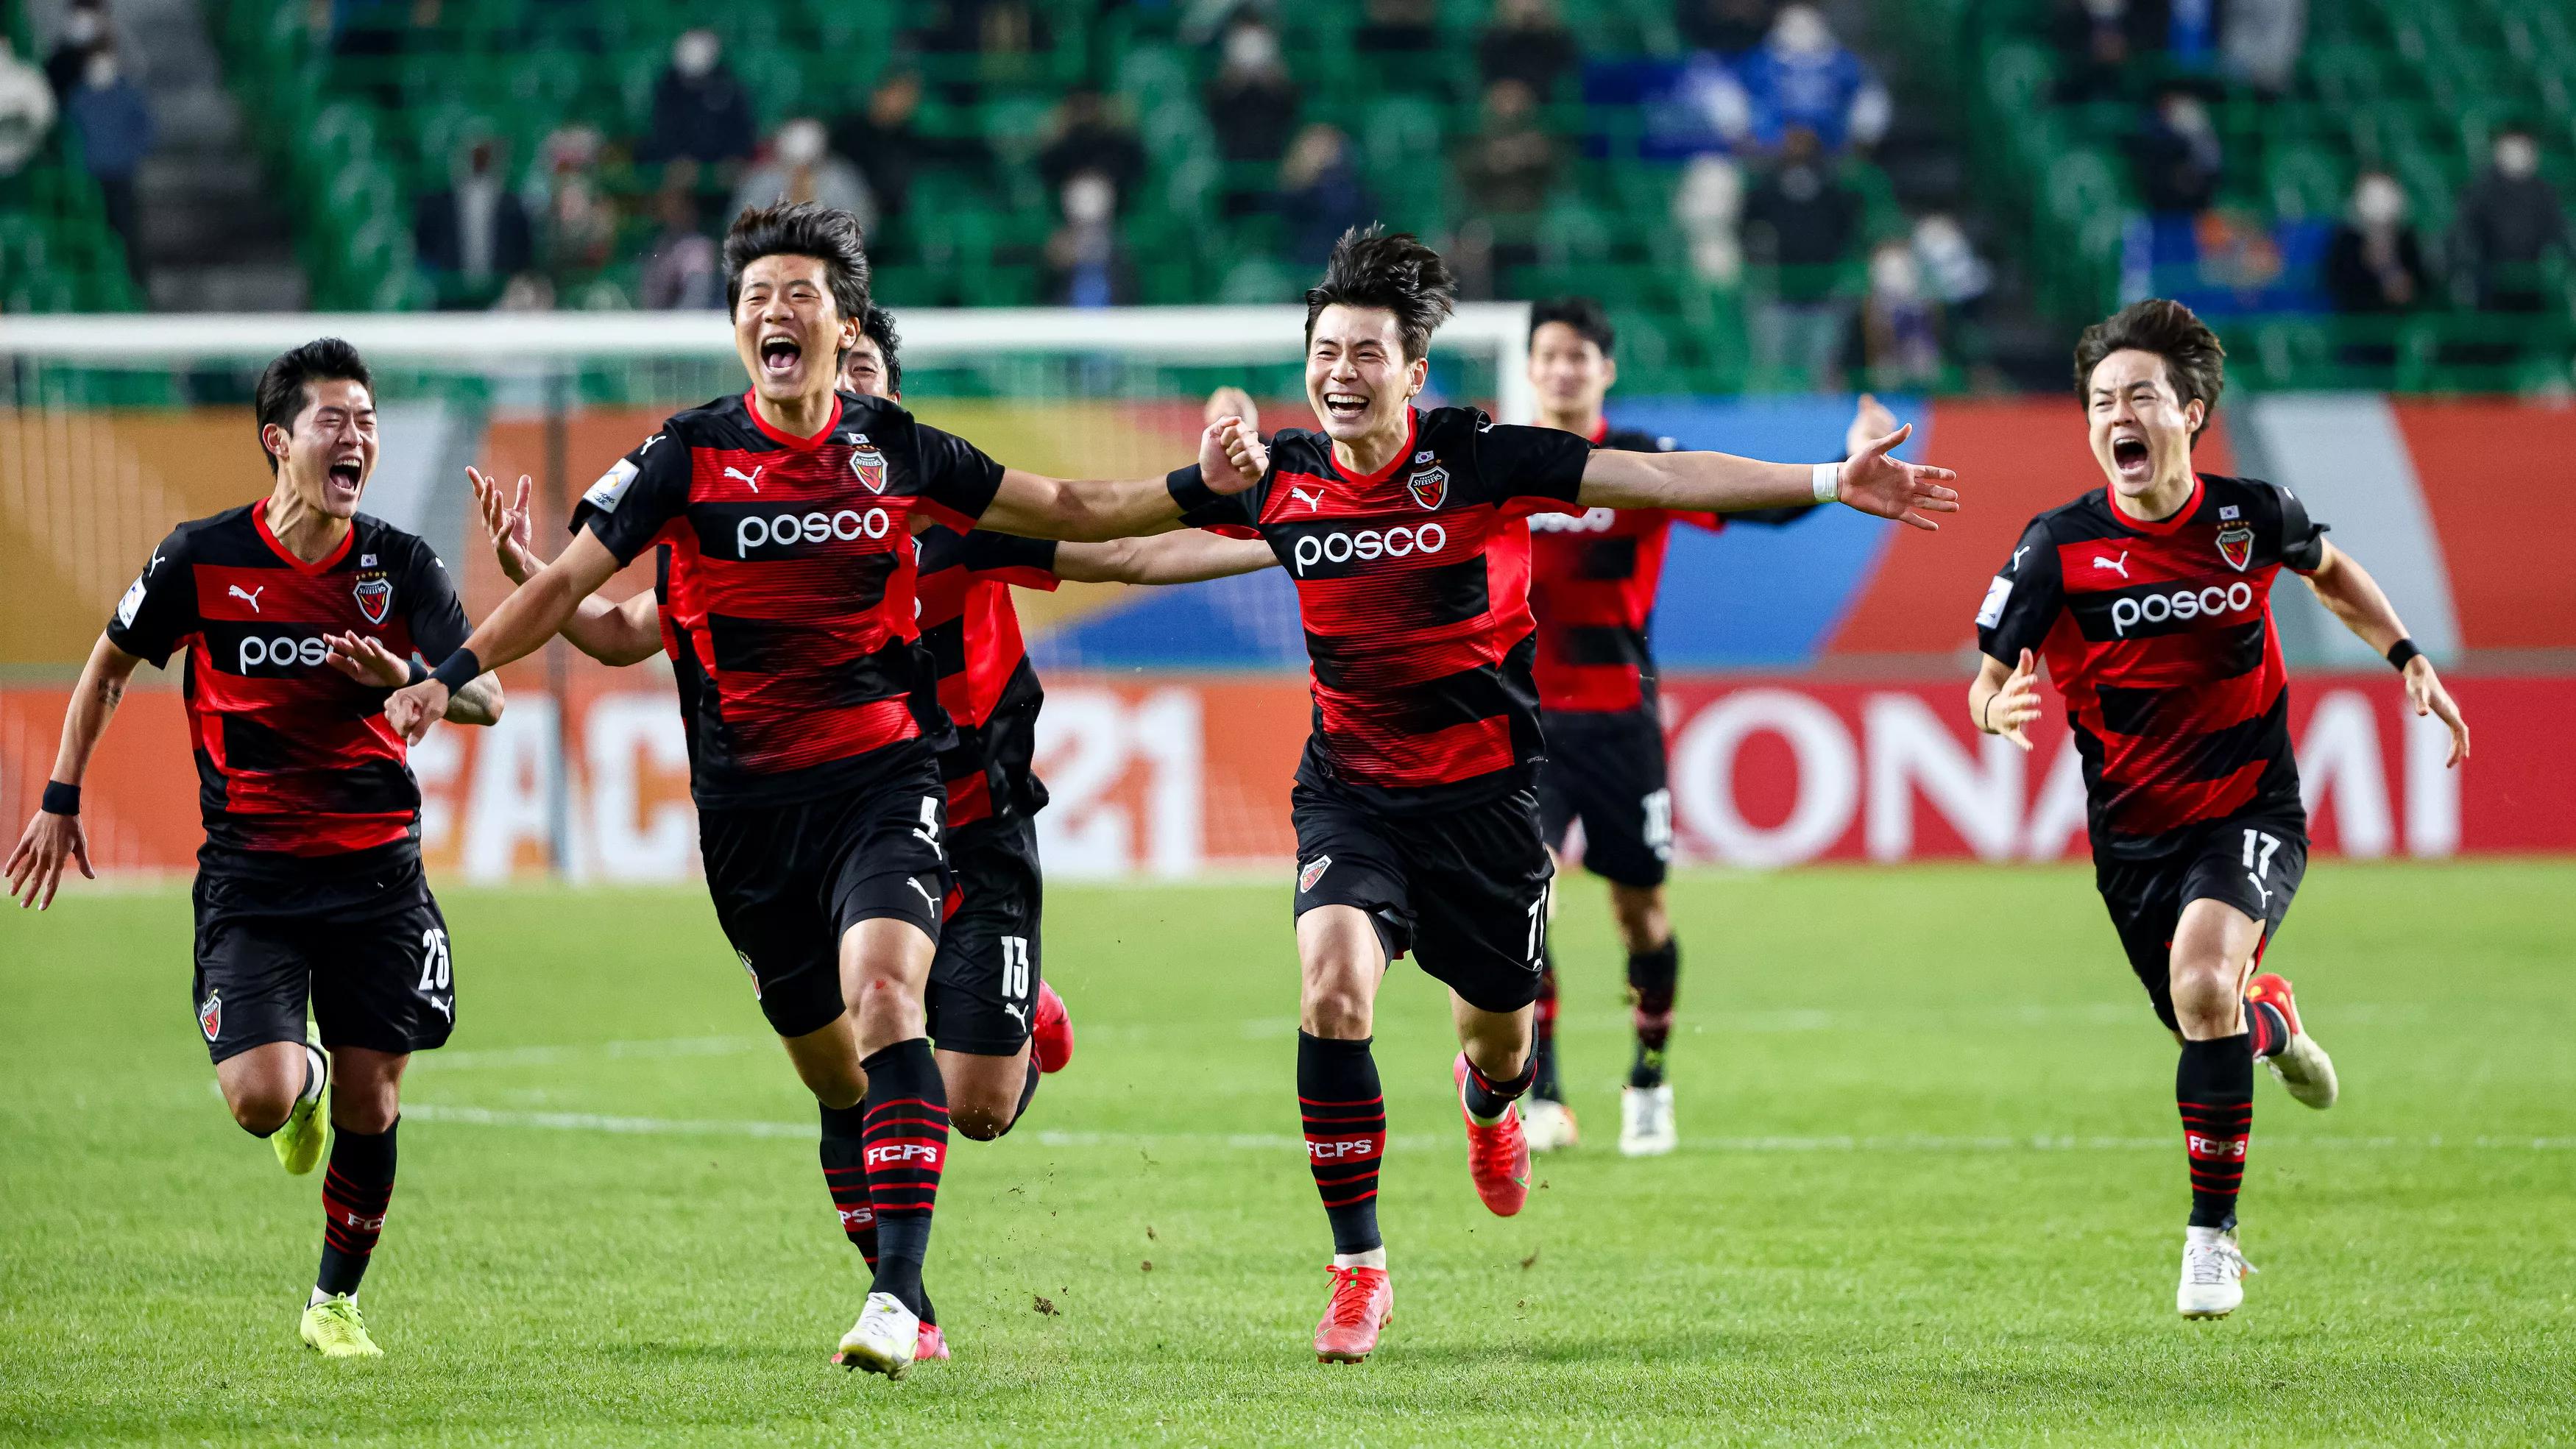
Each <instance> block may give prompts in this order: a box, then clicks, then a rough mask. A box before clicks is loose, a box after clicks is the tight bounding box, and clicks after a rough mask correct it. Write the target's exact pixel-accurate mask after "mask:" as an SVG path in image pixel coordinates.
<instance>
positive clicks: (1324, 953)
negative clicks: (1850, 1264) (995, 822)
mask: <svg viewBox="0 0 2576 1449" xmlns="http://www.w3.org/2000/svg"><path fill="white" fill-rule="evenodd" d="M1452 294H1453V288H1452V282H1451V277H1450V272H1449V267H1448V264H1447V263H1446V262H1444V261H1443V260H1442V259H1441V257H1440V255H1439V253H1437V252H1434V251H1432V250H1431V249H1430V248H1429V247H1426V246H1424V245H1423V244H1422V243H1421V242H1419V241H1417V240H1415V239H1414V238H1413V237H1411V236H1409V235H1402V234H1398V235H1394V236H1389V235H1385V234H1384V233H1383V232H1381V231H1380V230H1379V229H1378V228H1375V227H1372V228H1370V229H1369V230H1368V231H1366V232H1361V231H1357V230H1353V231H1351V232H1348V233H1345V234H1344V235H1343V237H1342V239H1341V241H1340V242H1339V243H1338V244H1337V245H1336V246H1335V247H1334V248H1333V254H1332V259H1331V261H1330V263H1329V265H1328V266H1327V268H1326V270H1325V273H1324V279H1323V282H1322V283H1321V285H1319V286H1317V287H1315V288H1313V289H1312V290H1310V291H1309V292H1307V294H1306V334H1307V337H1306V341H1307V346H1306V395H1307V400H1308V402H1309V403H1310V404H1311V405H1312V406H1313V408H1314V412H1315V417H1316V419H1317V421H1318V422H1319V423H1320V424H1321V428H1320V430H1319V431H1315V432H1305V431H1301V430H1295V429H1283V430H1282V431H1281V432H1280V433H1279V434H1278V435H1277V436H1276V437H1275V438H1274V439H1273V440H1272V442H1271V444H1270V446H1269V447H1268V449H1267V450H1266V454H1267V456H1266V458H1263V459H1257V460H1258V461H1265V462H1266V463H1267V465H1268V466H1267V469H1266V471H1265V472H1264V473H1263V475H1262V478H1261V481H1260V482H1259V483H1258V484H1256V485H1254V486H1253V487H1252V488H1251V489H1249V490H1247V491H1245V492H1242V493H1239V494H1235V495H1233V496H1230V497H1219V496H1216V495H1215V494H1213V493H1211V492H1210V491H1209V490H1208V487H1207V485H1206V484H1205V483H1204V482H1203V481H1202V480H1201V479H1199V478H1198V477H1196V476H1194V475H1193V474H1192V473H1191V472H1190V470H1188V469H1183V470H1181V472H1179V473H1177V474H1175V475H1174V476H1173V478H1172V481H1171V486H1172V491H1173V493H1174V494H1175V495H1176V496H1180V497H1183V498H1186V499H1188V500H1189V502H1190V505H1191V506H1190V511H1189V513H1188V514H1187V516H1186V521H1187V522H1189V523H1192V524H1194V525H1197V526H1199V527H1202V528H1212V529H1216V530H1218V531H1221V532H1230V533H1233V534H1235V535H1237V536H1245V537H1259V538H1262V539H1263V540H1265V541H1266V542H1267V543H1268V544H1269V545H1270V547H1271V550H1272V551H1273V552H1274V553H1276V554H1277V555H1278V557H1279V561H1280V563H1281V565H1282V566H1283V567H1285V568H1286V569H1287V570H1288V574H1289V577H1290V578H1291V579H1293V580H1294V581H1295V582H1296V585H1297V596H1298V609H1299V613H1300V614H1301V616H1302V617H1303V621H1304V624H1305V631H1306V640H1307V649H1308V652H1309V653H1310V654H1311V655H1312V663H1313V666H1314V669H1313V673H1314V680H1313V692H1314V699H1315V710H1314V730H1313V733H1312V734H1311V735H1310V736H1309V737H1308V739H1307V743H1306V753H1305V758H1304V760H1303V761H1302V762H1301V763H1300V765H1299V767H1298V771H1297V784H1296V787H1295V789H1294V791H1293V793H1292V796H1291V798H1292V801H1293V820H1294V824H1295V827H1296V831H1297V858H1298V862H1299V865H1298V870H1297V884H1296V895H1295V905H1294V910H1295V913H1296V919H1297V954H1298V962H1299V968H1300V972H1301V977H1302V981H1301V988H1300V1001H1299V1027H1300V1030H1299V1032H1298V1038H1297V1098H1298V1103H1299V1107H1300V1109H1301V1112H1302V1115H1303V1117H1304V1120H1305V1135H1306V1152H1307V1161H1308V1165H1309V1166H1310V1167H1311V1168H1312V1170H1313V1173H1314V1178H1315V1185H1316V1188H1317V1189H1318V1191H1319V1192H1320V1193H1321V1195H1322V1197H1323V1200H1324V1211H1325V1215H1326V1217H1327V1218H1328V1219H1329V1220H1330V1221H1331V1224H1332V1233H1333V1267H1332V1276H1333V1290H1332V1297H1331V1300H1330V1301H1329V1303H1328V1304H1327V1305H1326V1307H1325V1310H1324V1316H1323V1320H1322V1322H1320V1323H1319V1324H1317V1326H1316V1329H1315V1352H1316V1355H1317V1357H1319V1358H1321V1359H1324V1360H1326V1361H1328V1362H1357V1361H1359V1360H1361V1359H1364V1358H1366V1357H1367V1356H1368V1354H1369V1353H1370V1351H1371V1350H1372V1349H1374V1348H1375V1347H1376V1345H1377V1339H1378V1331H1379V1329H1380V1328H1381V1327H1382V1326H1383V1325H1384V1323H1385V1322H1386V1319H1387V1317H1388V1315H1389V1314H1390V1313H1391V1312H1392V1311H1393V1308H1394V1289H1393V1287H1392V1286H1391V1285H1390V1283H1389V1280H1388V1278H1387V1267H1386V1262H1387V1260H1386V1247H1385V1243H1384V1241H1383V1239H1382V1238H1381V1236H1380V1234H1379V1232H1378V1226H1377V1183H1378V1164H1379V1160H1380V1158H1381V1157H1382V1155H1383V1154H1384V1152H1385V1148H1386V1106H1385V1101H1384V1098H1383V1097H1382V1096H1381V1095H1380V1092H1379V1089H1378V1075H1377V1065H1376V1062H1375V1061H1374V1059H1373V1058H1372V1057H1371V1055H1370V1034H1371V1031H1372V1013H1373V1010H1374V1002H1375V1000H1376V996H1377V990H1378V985H1379V983H1380V981H1381V979H1382V978H1383V977H1384V975H1385V972H1386V968H1387V963H1388V962H1389V961H1390V960H1391V959H1392V958H1394V957H1397V956H1401V955H1403V954H1405V953H1406V952H1408V951H1410V952H1412V953H1413V954H1414V957H1415V959H1416V960H1417V961H1419V962H1420V963H1421V965H1422V968H1423V969H1424V970H1425V971H1428V972H1430V973H1431V974H1432V975H1433V976H1435V977H1437V978H1438V979H1440V980H1441V981H1442V982H1444V983H1446V984H1447V985H1448V987H1449V989H1450V1010H1451V1015H1452V1016H1453V1018H1454V1019H1455V1021H1456V1024H1457V1031H1458V1040H1459V1042H1460V1044H1461V1046H1462V1048H1463V1049H1462V1050H1461V1052H1460V1053H1459V1055H1458V1058H1457V1060H1456V1061H1455V1063H1454V1064H1453V1065H1452V1068H1451V1077H1452V1080H1453V1081H1454V1083H1455V1085H1456V1088H1457V1092H1458V1097H1459V1108H1460V1111H1461V1112H1462V1114H1463V1115H1464V1117H1465V1121H1466V1131H1467V1143H1468V1164H1469V1172H1470V1175H1471V1177H1472V1179H1473V1181H1474V1184H1475V1187H1476V1192H1477V1195H1478V1196H1479V1197H1480V1198H1481V1199H1482V1200H1483V1201H1484V1203H1485V1205H1486V1207H1487V1208H1489V1209H1491V1210H1492V1211H1493V1212H1495V1213H1497V1214H1499V1215H1502V1216H1505V1217H1509V1216H1511V1215H1512V1214H1514V1213H1517V1212H1519V1211H1520V1209H1521V1205H1522V1203H1523V1202H1524V1201H1525V1200H1526V1198H1527V1196H1528V1193H1529V1148H1528V1144H1527V1142H1526V1140H1525V1139H1524V1137H1523V1135H1522V1131H1521V1124H1520V1119H1519V1117H1518V1114H1517V1113H1516V1111H1515V1107H1514V1104H1515V1102H1516V1100H1517V1099H1518V1098H1519V1097H1520V1096H1521V1094H1523V1093H1524V1092H1526V1091H1527V1090H1528V1089H1529V1085H1530V1077H1531V1074H1532V1073H1533V1071H1534V1070H1535V1067H1536V1063H1535V1061H1534V1059H1533V1057H1532V1055H1531V1051H1530V1017H1531V1003H1532V1002H1533V1001H1535V1000H1536V999H1537V996H1538V985H1539V975H1540V972H1541V970H1542V964H1543V963H1542V956H1541V950H1540V948H1541V945H1542V943H1543V938H1544V935H1545V932H1546V925H1547V897H1548V886H1549V881H1550V879H1551V876H1552V873H1553V872H1552V867H1551V864H1550V861H1549V859H1548V853H1547V847H1546V845H1545V843H1544V842H1543V841H1542V840H1541V839H1540V832H1539V812H1538V801H1537V797H1536V796H1535V794H1534V793H1533V792H1532V790H1531V782H1532V777H1533V774H1534V767H1535V765H1536V763H1537V761H1538V758H1539V756H1540V754H1541V743H1540V735H1539V718H1538V691H1537V686H1536V684H1535V682H1534V681H1533V679H1532V677H1531V670H1532V658H1533V655H1534V653H1535V650H1536V647H1537V646H1536V643H1535V641H1534V639H1533V637H1532V630H1533V627H1534V626H1533V624H1532V621H1531V618H1530V610H1529V548H1530V545H1529V530H1528V528H1527V527H1526V526H1525V525H1524V524H1523V522H1522V519H1524V518H1525V517H1527V516H1528V515H1530V514H1532V513H1536V512H1542V511H1555V512H1576V511H1580V510H1582V509H1585V508H1655V509H1682V510H1689V511H1696V512H1734V511H1737V510H1741V509H1748V508H1778V507H1788V506H1793V505H1797V504H1803V503H1814V502H1821V501H1828V500H1834V499H1839V500H1840V501H1843V502H1846V503H1850V504H1852V505H1853V506H1854V507H1858V508H1861V509H1863V510H1865V511H1867V512H1871V513H1876V514H1879V515H1881V516H1884V517H1891V518H1897V517H1901V518H1903V519H1905V520H1906V521H1907V522H1909V523H1912V524H1914V525H1916V526H1918V527H1922V528H1932V527H1936V526H1937V525H1935V524H1934V523H1933V522H1932V520H1931V519H1929V518H1928V517H1925V516H1924V515H1925V513H1927V512H1948V511H1953V510H1955V509H1956V508H1957V507H1958V503H1957V498H1958V495H1957V494H1955V493H1954V492H1952V491H1951V490H1950V489H1948V488H1945V487H1942V486H1940V484H1939V483H1938V481H1936V480H1939V479H1942V478H1947V477H1949V476H1950V475H1949V474H1947V473H1945V472H1943V471H1941V470H1939V469H1935V468H1924V467H1920V466H1917V465H1914V464H1909V463H1901V462H1898V461H1896V460H1895V459H1893V458H1890V457H1889V456H1888V455H1887V450H1888V449H1889V448H1892V447H1894V446H1895V445H1896V444H1897V443H1899V442H1901V441H1903V439H1904V436H1905V435H1904V432H1903V431H1902V430H1900V431H1898V432H1896V433H1894V434H1891V435H1889V436H1887V437H1883V438H1880V439H1877V440H1876V441H1874V442H1873V443H1871V444H1870V445H1869V446H1868V447H1866V448H1863V449H1861V450H1859V451H1858V452H1855V453H1854V454H1853V455H1852V456H1851V458H1850V459H1849V460H1847V461H1845V462H1843V463H1840V464H1832V463H1828V464H1821V465H1817V466H1813V467H1809V466H1805V465H1791V464H1778V463H1761V462H1756V461H1754V460H1752V459H1749V458H1735V457H1729V456H1727V455H1725V454H1722V453H1630V452H1620V451H1612V450H1602V451H1595V450H1594V449H1593V448H1592V446H1591V444H1590V443H1589V442H1588V441H1586V440H1585V439H1583V438H1581V437H1578V436H1575V435H1573V434H1570V433H1566V432H1562V431H1559V430H1557V429H1553V428H1530V427H1504V426H1496V425H1495V424H1493V423H1491V422H1489V421H1487V420H1486V418H1485V416H1484V414H1482V413H1480V412H1478V411H1476V410H1475V409H1472V408H1451V407H1444V408H1435V409H1433V410H1431V411H1429V412H1420V411H1417V410H1416V409H1415V408H1414V407H1413V405H1412V403H1413V398H1414V396H1415V394H1417V393H1419V392H1420V391H1421V390H1422V388H1423V384H1424V382H1425V381H1426V380H1427V377H1428V371H1429V360H1428V352H1429V349H1430V343H1431V334H1432V332H1433V330H1434V329H1435V328H1437V327H1438V326H1439V325H1440V323H1441V322H1442V321H1443V320H1445V319H1446V318H1447V317H1448V315H1449V312H1450V306H1451V298H1452ZM1236 461H1237V460H1236V459H1234V458H1233V457H1232V455H1231V454H1230V455H1229V459H1228V462H1229V464H1233V463H1235V462H1236ZM1228 481H1229V482H1230V481H1232V480H1231V479H1229V480H1228Z"/></svg>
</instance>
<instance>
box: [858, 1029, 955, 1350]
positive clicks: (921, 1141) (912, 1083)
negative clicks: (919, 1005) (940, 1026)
mask: <svg viewBox="0 0 2576 1449" xmlns="http://www.w3.org/2000/svg"><path fill="white" fill-rule="evenodd" d="M860 1065H861V1066H863V1067H865V1068H866V1069H867V1073H868V1097H867V1101H866V1103H865V1104H864V1112H865V1116H866V1125H865V1127H864V1128H863V1129H862V1136H861V1148H860V1160H861V1162H862V1164H863V1165H864V1166H865V1167H866V1168H867V1186H868V1203H869V1206H870V1208H871V1209H872V1210H873V1211H874V1212H875V1214H876V1231H877V1262H876V1283H875V1291H876V1292H879V1293H891V1294H893V1295H894V1296H895V1299H896V1301H897V1302H900V1303H901V1304H903V1306H904V1307H906V1308H909V1309H911V1310H912V1311H913V1312H915V1313H920V1312H921V1311H922V1306H923V1298H922V1292H921V1264H922V1260H923V1259H924V1258H926V1257H928V1256H929V1252H930V1217H931V1211H932V1209H933V1208H934V1207H936V1206H937V1204H938V1200H939V1173H940V1169H941V1168H943V1167H945V1166H947V1164H948V1089H947V1086H946V1085H945V1084H944V1083H943V1082H941V1081H940V1078H939V1063H938V1062H937V1060H935V1059H934V1058H933V1057H932V1056H931V1054H930V1039H929V1038H927V1037H914V1038H913V1039H912V1040H910V1041H899V1042H896V1043H895V1044H894V1045H893V1046H890V1047H887V1048H885V1049H884V1050H883V1051H880V1052H878V1053H877V1054H875V1055H874V1056H871V1057H869V1058H868V1059H867V1060H866V1061H864V1062H862V1063H860Z"/></svg>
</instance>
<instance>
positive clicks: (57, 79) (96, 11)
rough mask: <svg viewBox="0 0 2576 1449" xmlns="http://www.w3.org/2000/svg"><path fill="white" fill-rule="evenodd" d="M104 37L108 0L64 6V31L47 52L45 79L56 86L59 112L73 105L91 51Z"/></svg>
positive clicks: (85, 0)
mask: <svg viewBox="0 0 2576 1449" xmlns="http://www.w3.org/2000/svg"><path fill="white" fill-rule="evenodd" d="M105 39H107V0H72V3H71V4H70V5H67V6H65V7H64V8H63V29H62V34H61V35H59V36H57V37H55V40H54V48H53V49H52V50H49V51H47V52H45V82H46V84H48V85H50V86H52V87H53V88H54V109H55V110H56V111H57V112H59V111H62V110H65V109H67V108H69V107H70V105H71V103H72V92H74V91H76V90H79V89H80V83H81V74H82V73H83V72H84V71H86V70H88V69H89V53H90V50H91V49H92V48H93V47H95V46H96V45H97V44H98V43H99V42H101V41H103V40H105Z"/></svg>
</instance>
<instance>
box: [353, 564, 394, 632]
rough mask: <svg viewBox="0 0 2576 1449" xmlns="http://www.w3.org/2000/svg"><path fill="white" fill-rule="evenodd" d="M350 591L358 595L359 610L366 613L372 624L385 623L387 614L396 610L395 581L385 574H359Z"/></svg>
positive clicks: (368, 620)
mask: <svg viewBox="0 0 2576 1449" xmlns="http://www.w3.org/2000/svg"><path fill="white" fill-rule="evenodd" d="M349 592H350V593H352V594H355V595H357V596H358V612H359V613H361V614H364V615H366V616H367V622H368V623H370V624H381V623H383V622H384V621H385V616H386V615H388V614H391V613H392V612H393V611H394V581H393V580H392V579H390V578H388V577H386V576H385V575H383V574H360V575H358V581H357V582H356V583H354V584H351V585H350V586H349Z"/></svg>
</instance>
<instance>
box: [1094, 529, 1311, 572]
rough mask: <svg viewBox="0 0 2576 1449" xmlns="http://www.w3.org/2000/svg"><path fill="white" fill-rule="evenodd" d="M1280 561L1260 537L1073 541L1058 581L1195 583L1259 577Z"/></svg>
mask: <svg viewBox="0 0 2576 1449" xmlns="http://www.w3.org/2000/svg"><path fill="white" fill-rule="evenodd" d="M1278 563H1279V556H1278V555H1277V554H1274V553H1272V552H1271V551H1270V545H1268V544H1266V543H1263V542H1262V541H1261V540H1259V539H1257V538H1225V537H1221V536H1219V535H1217V534H1213V533H1201V532H1199V531H1197V530H1195V529H1192V530H1189V531H1186V532H1182V533H1163V534H1157V535H1155V536H1154V537H1152V538H1122V539H1119V540H1118V541H1117V542H1115V543H1068V544H1063V545H1061V546H1059V547H1058V548H1057V549H1056V551H1055V572H1056V577H1058V578H1062V579H1071V580H1073V581H1075V582H1076V583H1086V584H1091V583H1116V584H1195V583H1199V582H1202V581H1204V580H1207V579H1224V578H1232V577H1233V576H1235V575H1236V574H1249V573H1258V572H1260V571H1261V570H1263V569H1266V568H1275V567H1277V566H1278Z"/></svg>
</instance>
